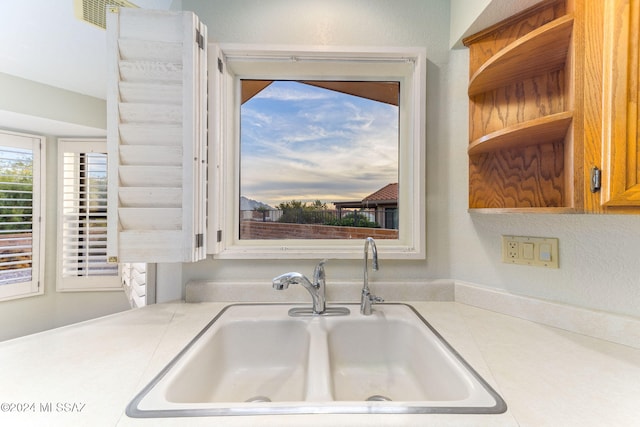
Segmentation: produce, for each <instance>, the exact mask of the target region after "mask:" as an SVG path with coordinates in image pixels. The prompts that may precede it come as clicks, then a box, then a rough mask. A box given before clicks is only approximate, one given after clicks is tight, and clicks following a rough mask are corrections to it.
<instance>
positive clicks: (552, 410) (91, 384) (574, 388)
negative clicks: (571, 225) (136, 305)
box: [0, 302, 640, 427]
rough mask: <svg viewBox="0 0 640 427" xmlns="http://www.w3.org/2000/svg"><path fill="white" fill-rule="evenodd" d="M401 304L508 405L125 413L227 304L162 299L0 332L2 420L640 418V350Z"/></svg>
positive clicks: (454, 308)
mask: <svg viewBox="0 0 640 427" xmlns="http://www.w3.org/2000/svg"><path fill="white" fill-rule="evenodd" d="M409 304H411V305H413V306H414V307H415V308H416V309H417V310H418V311H420V313H421V314H422V315H423V316H424V317H425V319H427V321H429V323H431V325H432V326H434V327H435V328H436V329H437V330H438V331H439V332H440V334H441V335H442V336H443V337H444V338H445V339H446V340H447V341H448V342H449V343H450V344H451V345H452V346H453V347H454V348H455V349H456V350H457V351H458V352H459V353H460V354H461V355H462V356H463V357H464V358H465V360H466V361H467V362H468V363H469V364H470V365H471V366H473V368H474V369H475V370H476V371H478V373H479V374H480V375H481V376H482V377H484V379H485V380H486V381H487V382H488V383H489V384H491V385H492V386H493V387H494V388H495V389H496V390H497V391H498V393H500V395H501V396H502V397H503V398H504V400H505V401H506V402H507V405H508V407H509V409H508V411H507V412H506V413H505V414H500V415H443V414H430V415H284V416H246V417H245V416H242V417H216V418H214V419H212V418H198V419H194V418H189V419H185V418H168V419H132V418H129V417H127V416H126V415H125V414H124V410H125V407H126V405H127V404H128V403H129V401H130V400H131V399H132V398H133V397H134V396H135V395H136V394H137V393H138V392H139V391H140V390H141V389H142V388H143V387H144V386H145V385H146V384H147V383H148V382H149V381H150V380H151V379H152V378H153V377H154V376H155V375H156V374H157V373H158V372H159V371H160V369H161V368H163V367H164V366H165V365H166V364H167V363H168V362H169V361H170V360H171V359H172V358H173V357H174V356H175V355H176V354H177V353H178V352H179V351H180V350H181V349H182V348H183V347H184V346H185V345H186V344H187V343H188V342H189V341H190V340H191V339H192V338H193V337H194V335H195V334H196V333H197V332H199V331H200V330H201V329H202V328H203V327H204V326H205V325H206V324H207V323H208V322H209V321H210V320H211V319H212V318H213V317H214V316H215V314H216V313H218V312H219V310H221V309H222V308H223V307H225V306H226V305H228V304H227V303H201V304H184V303H171V304H159V305H153V306H149V307H145V308H143V309H137V310H131V311H128V312H124V313H119V314H116V315H112V316H107V317H104V318H100V319H96V320H92V321H88V322H83V323H79V324H75V325H71V326H68V327H64V328H59V329H54V330H51V331H47V332H43V333H39V334H34V335H30V336H26V337H22V338H18V339H15V340H10V341H6V342H2V343H0V384H1V386H0V405H1V406H0V410H1V412H0V425H5V426H21V425H25V426H33V425H47V426H57V425H60V426H73V425H78V426H86V425H91V426H139V425H149V426H165V425H186V424H188V425H190V426H196V425H211V424H215V425H225V426H226V425H228V426H252V427H254V426H298V425H305V426H329V425H330V426H403V427H404V426H425V425H430V426H517V425H520V426H536V427H538V426H558V425H562V426H581V427H584V426H598V427H601V426H633V425H639V426H640V350H638V349H634V348H631V347H626V346H624V345H620V344H614V343H611V342H608V341H603V340H600V339H596V338H591V337H587V336H583V335H578V334H575V333H571V332H567V331H564V330H561V329H556V328H552V327H548V326H543V325H540V324H537V323H533V322H530V321H526V320H521V319H517V318H513V317H510V316H506V315H502V314H497V313H493V312H490V311H487V310H483V309H479V308H475V307H471V306H467V305H464V304H461V303H456V302H409Z"/></svg>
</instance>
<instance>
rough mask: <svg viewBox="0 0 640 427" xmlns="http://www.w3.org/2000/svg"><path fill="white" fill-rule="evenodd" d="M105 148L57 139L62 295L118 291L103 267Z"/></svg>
mask: <svg viewBox="0 0 640 427" xmlns="http://www.w3.org/2000/svg"><path fill="white" fill-rule="evenodd" d="M106 148H107V144H106V141H105V140H73V139H60V140H58V280H57V284H56V287H57V289H58V290H59V291H65V290H73V291H75V290H112V289H120V288H121V284H120V278H119V271H118V265H117V264H113V263H109V262H107V154H106Z"/></svg>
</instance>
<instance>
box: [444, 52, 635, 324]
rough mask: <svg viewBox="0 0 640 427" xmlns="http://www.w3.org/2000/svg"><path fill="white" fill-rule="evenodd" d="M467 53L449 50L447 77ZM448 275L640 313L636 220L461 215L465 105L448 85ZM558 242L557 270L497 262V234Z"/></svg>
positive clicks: (459, 89) (460, 89) (460, 92)
mask: <svg viewBox="0 0 640 427" xmlns="http://www.w3.org/2000/svg"><path fill="white" fill-rule="evenodd" d="M468 64H469V55H468V51H467V50H466V49H465V50H455V51H452V52H451V58H450V62H449V76H450V78H451V79H452V80H453V81H464V79H465V78H468ZM448 99H449V100H450V107H449V108H450V122H449V128H450V130H451V138H450V146H449V157H450V159H451V173H450V174H449V177H448V181H449V188H450V192H451V199H450V217H451V219H450V221H451V224H452V225H454V226H451V227H450V228H449V235H450V242H451V245H450V250H451V253H450V260H451V276H452V277H453V278H455V279H458V280H463V281H468V282H473V283H477V284H481V285H484V286H490V287H493V288H498V289H503V290H506V291H508V292H511V293H514V294H518V295H527V296H533V297H537V298H543V299H548V300H552V301H557V302H561V303H567V304H572V305H577V306H581V307H587V308H592V309H596V310H603V311H609V312H613V313H619V314H625V315H630V316H640V216H638V215H546V214H537V215H536V214H526V215H525V214H490V215H483V214H474V215H471V214H469V213H467V210H466V209H467V200H468V187H467V179H468V168H467V157H466V149H467V144H468V121H467V120H466V118H467V115H468V105H469V104H468V100H467V98H466V87H465V86H464V85H462V84H451V85H450V86H449V93H448ZM502 234H515V235H522V236H540V237H557V238H559V239H560V243H559V251H560V254H559V257H560V268H559V269H545V268H540V267H529V266H516V265H510V264H503V263H502V262H500V258H501V254H500V236H501V235H502Z"/></svg>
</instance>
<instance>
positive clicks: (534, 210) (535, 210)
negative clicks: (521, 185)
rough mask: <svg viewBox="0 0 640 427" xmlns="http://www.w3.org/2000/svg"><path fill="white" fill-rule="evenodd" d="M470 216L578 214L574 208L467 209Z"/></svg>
mask: <svg viewBox="0 0 640 427" xmlns="http://www.w3.org/2000/svg"><path fill="white" fill-rule="evenodd" d="M467 211H468V212H469V213H472V214H499V213H508V214H513V213H519V214H531V213H536V214H539V213H543V214H575V213H580V212H579V211H578V210H576V209H574V208H564V207H563V208H469V209H467Z"/></svg>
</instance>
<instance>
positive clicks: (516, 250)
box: [502, 236, 558, 268]
mask: <svg viewBox="0 0 640 427" xmlns="http://www.w3.org/2000/svg"><path fill="white" fill-rule="evenodd" d="M502 262H506V263H508V264H522V265H531V266H537V267H547V268H558V239H557V238H555V237H527V236H502Z"/></svg>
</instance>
